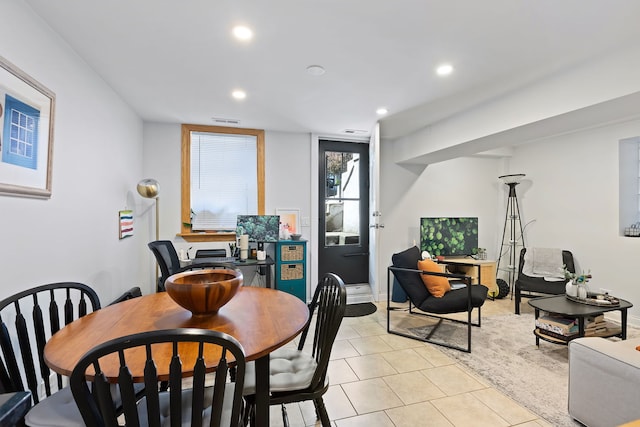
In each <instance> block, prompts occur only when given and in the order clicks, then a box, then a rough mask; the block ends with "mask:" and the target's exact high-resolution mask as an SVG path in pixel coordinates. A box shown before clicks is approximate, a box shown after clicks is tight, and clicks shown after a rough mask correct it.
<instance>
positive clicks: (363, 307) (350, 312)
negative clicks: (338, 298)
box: [344, 302, 377, 317]
mask: <svg viewBox="0 0 640 427" xmlns="http://www.w3.org/2000/svg"><path fill="white" fill-rule="evenodd" d="M376 310H377V307H376V305H375V304H374V303H372V302H364V303H361V304H347V308H346V309H345V311H344V316H345V317H360V316H368V315H369V314H373V313H375V312H376Z"/></svg>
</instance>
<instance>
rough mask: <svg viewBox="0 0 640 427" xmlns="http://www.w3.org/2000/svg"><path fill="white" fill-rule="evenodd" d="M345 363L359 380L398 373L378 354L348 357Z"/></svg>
mask: <svg viewBox="0 0 640 427" xmlns="http://www.w3.org/2000/svg"><path fill="white" fill-rule="evenodd" d="M347 363H348V364H349V366H350V367H351V369H352V370H353V372H355V373H356V375H357V376H358V378H359V379H361V380H366V379H369V378H377V377H383V376H385V375H395V374H397V373H398V371H396V370H395V369H394V368H393V366H391V365H390V364H389V362H387V361H386V359H385V358H384V357H382V356H381V355H380V354H369V355H366V356H358V357H350V358H348V359H347Z"/></svg>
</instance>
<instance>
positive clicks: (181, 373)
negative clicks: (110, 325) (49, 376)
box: [71, 328, 245, 427]
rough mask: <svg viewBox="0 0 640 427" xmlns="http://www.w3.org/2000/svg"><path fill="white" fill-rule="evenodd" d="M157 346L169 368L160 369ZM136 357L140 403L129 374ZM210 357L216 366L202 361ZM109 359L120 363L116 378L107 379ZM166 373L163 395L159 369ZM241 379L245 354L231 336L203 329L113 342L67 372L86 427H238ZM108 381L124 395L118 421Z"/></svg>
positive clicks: (107, 343) (143, 335)
mask: <svg viewBox="0 0 640 427" xmlns="http://www.w3.org/2000/svg"><path fill="white" fill-rule="evenodd" d="M161 344H167V345H168V349H167V351H169V352H170V354H171V362H170V363H169V366H168V367H167V366H158V365H157V363H156V360H157V359H155V358H154V356H156V357H157V354H158V353H160V352H161V347H158V345H161ZM136 354H142V355H145V356H144V365H140V364H139V361H138V363H137V364H136V366H138V367H141V366H144V374H143V375H144V384H145V387H144V394H143V396H142V398H140V399H139V398H138V396H136V391H135V388H134V385H135V383H134V382H133V381H134V378H133V375H132V373H131V372H130V370H129V367H130V364H131V362H132V360H131V359H132V358H135V357H136ZM196 355H197V357H194V356H196ZM211 355H215V362H216V363H215V365H214V364H212V363H210V362H211V361H210V360H209V361H208V362H205V357H206V358H207V359H208V358H209V357H211ZM109 357H111V360H118V364H119V369H118V376H117V377H114V378H109V379H108V378H107V377H106V375H105V373H104V370H103V367H104V363H105V362H106V361H107V360H109ZM114 357H117V358H116V359H114ZM190 358H194V359H195V360H194V363H193V364H192V363H190V362H188V360H190ZM167 368H168V372H169V378H168V383H169V388H168V390H162V389H161V388H160V387H158V385H159V384H160V383H161V382H162V380H165V378H164V377H163V378H161V377H160V375H159V374H158V370H165V369H167ZM231 368H233V369H234V370H235V371H236V372H237V376H236V378H235V381H234V382H232V381H231V379H230V369H231ZM213 369H215V374H212V375H211V377H212V378H214V379H213V385H212V386H207V384H206V382H205V380H206V379H207V377H208V374H207V372H209V371H212V370H213ZM88 372H89V373H90V375H91V377H92V378H91V377H88V376H87V373H88ZM94 373H95V374H94ZM190 375H193V378H192V380H193V383H192V386H190V387H184V383H183V379H184V378H183V377H187V376H190ZM244 376H245V354H244V350H243V348H242V346H241V345H240V343H239V342H238V341H237V340H236V339H235V338H233V337H232V336H230V335H227V334H225V333H222V332H219V331H212V330H207V329H195V328H192V329H169V330H159V331H150V332H143V333H139V334H134V335H128V336H124V337H120V338H116V339H113V340H111V341H108V342H106V343H103V344H100V345H98V346H96V347H94V348H93V349H91V350H89V351H88V352H87V353H86V354H85V355H84V356H83V357H82V358H81V359H80V360H79V361H78V363H77V365H76V367H75V368H74V370H73V372H72V373H71V390H72V392H73V397H74V398H75V401H76V403H77V405H78V408H79V410H80V413H81V414H82V418H83V420H84V422H85V424H86V425H88V426H96V427H102V426H117V425H118V421H122V422H124V423H125V425H128V426H132V425H136V426H137V425H141V426H152V427H153V426H165V425H167V426H168V425H171V426H198V427H201V426H205V425H207V426H216V427H218V426H220V427H222V426H225V427H226V426H233V427H238V426H239V425H241V424H240V423H241V422H242V419H243V410H244V399H243V397H242V388H243V381H244ZM87 380H89V381H90V383H88V381H87ZM109 380H111V381H112V382H113V381H116V382H117V386H118V389H119V390H120V394H121V396H122V404H123V408H124V410H123V412H122V414H121V415H120V417H119V416H118V413H116V412H115V411H114V409H113V408H114V401H113V395H112V394H111V393H110V392H109V386H110V382H109ZM90 386H92V388H93V391H91V390H90Z"/></svg>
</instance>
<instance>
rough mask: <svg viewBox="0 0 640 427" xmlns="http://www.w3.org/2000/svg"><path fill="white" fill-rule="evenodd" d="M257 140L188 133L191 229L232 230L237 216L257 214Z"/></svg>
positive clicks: (245, 137)
mask: <svg viewBox="0 0 640 427" xmlns="http://www.w3.org/2000/svg"><path fill="white" fill-rule="evenodd" d="M257 161H258V160H257V139H256V137H255V136H253V135H237V134H221V133H203V132H191V209H192V210H193V212H194V214H195V216H194V218H193V222H192V229H193V230H230V231H235V228H236V218H237V216H238V215H249V214H256V213H257V211H258V190H257V187H258V177H257V172H256V165H257Z"/></svg>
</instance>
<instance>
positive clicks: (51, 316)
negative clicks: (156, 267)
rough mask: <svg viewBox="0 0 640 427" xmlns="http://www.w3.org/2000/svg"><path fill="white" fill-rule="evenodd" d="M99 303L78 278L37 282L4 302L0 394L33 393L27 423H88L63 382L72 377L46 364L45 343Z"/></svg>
mask: <svg viewBox="0 0 640 427" xmlns="http://www.w3.org/2000/svg"><path fill="white" fill-rule="evenodd" d="M140 295H142V293H141V292H140V288H139V287H133V288H131V289H129V290H127V291H126V292H124V293H123V294H122V295H120V296H119V297H117V298H116V299H115V300H114V301H113V302H112V303H111V304H114V303H117V302H120V301H124V300H127V299H131V298H135V297H137V296H140ZM100 307H101V305H100V299H99V298H98V295H97V294H96V292H95V291H94V290H93V289H92V288H91V287H89V286H87V285H85V284H83V283H76V282H59V283H51V284H46V285H42V286H37V287H34V288H31V289H27V290H24V291H22V292H19V293H17V294H15V295H12V296H10V297H7V298H5V299H4V300H2V301H0V353H1V354H2V358H1V359H0V393H10V392H17V391H26V390H29V391H30V392H31V396H32V400H33V407H32V408H31V409H30V410H29V412H28V413H27V415H26V417H25V420H24V422H25V424H26V425H28V426H31V427H38V426H49V427H51V426H60V427H70V426H83V425H84V423H83V422H82V417H81V416H80V412H78V409H77V407H76V404H75V402H74V400H73V396H72V394H71V389H70V388H69V387H68V386H65V384H66V383H67V380H68V379H67V378H66V377H63V376H62V375H60V374H56V373H54V372H53V371H51V370H50V369H49V367H48V366H47V365H46V363H45V361H44V346H45V344H46V343H47V341H48V340H49V338H51V336H52V335H53V334H55V333H56V332H57V331H59V330H60V329H61V328H62V327H64V326H65V325H67V324H69V323H71V322H72V321H74V320H76V319H78V318H80V317H82V316H85V315H86V314H89V313H91V312H93V311H96V310H98V309H100Z"/></svg>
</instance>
